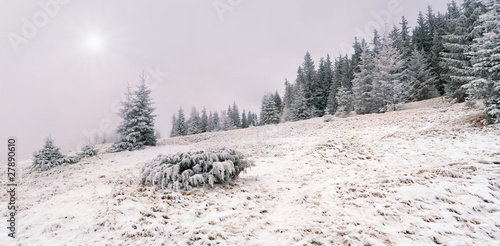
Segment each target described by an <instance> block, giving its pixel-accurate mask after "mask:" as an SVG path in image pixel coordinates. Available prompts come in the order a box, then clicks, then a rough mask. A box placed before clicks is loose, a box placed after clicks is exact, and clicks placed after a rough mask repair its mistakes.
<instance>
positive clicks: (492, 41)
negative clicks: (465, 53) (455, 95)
mask: <svg viewBox="0 0 500 246" xmlns="http://www.w3.org/2000/svg"><path fill="white" fill-rule="evenodd" d="M482 3H483V4H484V6H485V8H486V12H485V13H484V14H482V15H480V16H479V20H478V23H479V24H478V25H477V26H476V27H475V31H476V32H478V33H482V35H478V37H476V38H475V39H474V43H473V44H472V52H471V53H470V54H471V55H472V59H471V60H472V66H473V70H474V75H475V78H474V80H472V81H471V82H469V83H468V84H466V85H464V86H463V87H464V88H465V89H466V90H467V92H468V93H469V94H470V95H471V96H472V97H474V98H482V99H484V105H485V108H484V109H483V113H484V114H485V116H486V118H485V120H484V123H486V124H498V123H500V20H499V18H498V12H497V9H498V6H496V5H495V1H493V0H485V1H483V2H482ZM497 5H498V4H497Z"/></svg>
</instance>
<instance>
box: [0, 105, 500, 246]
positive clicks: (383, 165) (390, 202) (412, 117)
mask: <svg viewBox="0 0 500 246" xmlns="http://www.w3.org/2000/svg"><path fill="white" fill-rule="evenodd" d="M478 118H479V115H478V113H477V110H466V109H464V105H463V104H450V103H448V102H446V101H445V100H444V99H443V98H436V99H432V100H428V101H423V102H419V103H412V104H408V105H405V107H404V109H403V110H400V111H396V112H389V113H385V114H371V115H361V116H350V117H347V118H332V120H331V121H329V122H325V121H324V119H321V118H316V119H311V120H307V121H301V122H293V123H284V124H279V125H268V126H262V127H256V128H250V129H243V130H235V131H229V132H215V133H205V134H201V135H193V136H187V137H178V138H172V139H166V140H162V141H160V142H159V146H157V147H148V148H145V149H144V150H141V151H135V152H121V153H112V154H109V153H106V154H100V155H98V156H97V157H92V158H89V159H85V160H84V161H82V162H80V163H77V164H74V165H66V166H61V167H57V168H54V169H51V170H49V171H45V172H34V173H32V174H27V171H28V166H29V164H30V163H29V162H28V161H26V162H24V163H23V164H22V168H21V170H19V171H21V172H22V173H23V175H22V176H21V177H20V178H19V179H20V182H21V183H20V187H21V190H20V191H19V192H18V200H19V203H20V209H19V215H18V218H17V219H18V221H19V225H18V228H17V230H18V232H19V235H18V238H17V243H14V244H13V245H210V244H212V245H303V244H306V245H347V244H352V245H432V244H434V243H436V244H444V245H495V244H498V242H499V241H500V128H499V127H498V126H490V127H481V126H478V123H477V120H478ZM219 147H229V148H234V149H237V150H240V151H241V152H243V153H244V154H245V155H246V156H247V157H249V159H251V160H253V161H254V162H255V164H256V166H255V167H252V168H251V169H250V170H248V172H247V173H246V174H242V175H240V178H239V179H238V180H237V181H236V182H234V183H233V184H231V185H228V186H226V187H215V188H213V189H208V188H207V189H194V190H192V191H188V192H172V191H167V190H165V191H156V192H154V191H152V190H151V189H150V188H149V187H148V188H143V187H141V186H140V185H139V184H138V183H139V180H138V176H139V174H140V168H141V167H142V166H143V165H144V164H145V163H146V162H148V161H150V160H152V159H154V158H155V157H156V156H157V155H158V154H173V153H176V152H179V151H195V150H203V149H207V148H219ZM4 172H5V171H4V170H2V174H1V175H2V176H5V175H4V174H5V173H4ZM3 180H4V179H2V182H4V181H3ZM6 199H7V195H6V194H4V193H3V194H2V204H5V201H6ZM5 212H6V206H1V207H0V213H1V214H2V217H3V218H5ZM3 231H5V230H3ZM0 241H1V242H2V243H1V244H2V245H4V242H12V240H11V239H10V238H7V235H6V232H4V233H2V234H1V235H0Z"/></svg>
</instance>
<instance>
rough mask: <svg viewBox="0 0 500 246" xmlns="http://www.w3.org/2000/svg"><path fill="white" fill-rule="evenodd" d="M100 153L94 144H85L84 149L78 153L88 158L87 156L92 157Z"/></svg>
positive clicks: (81, 156) (79, 155)
mask: <svg viewBox="0 0 500 246" xmlns="http://www.w3.org/2000/svg"><path fill="white" fill-rule="evenodd" d="M98 153H99V151H98V150H97V149H96V148H95V146H94V145H91V144H87V145H85V146H83V148H82V151H80V152H79V153H78V154H77V155H78V157H80V158H86V157H91V156H95V155H97V154H98Z"/></svg>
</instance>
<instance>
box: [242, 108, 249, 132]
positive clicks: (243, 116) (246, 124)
mask: <svg viewBox="0 0 500 246" xmlns="http://www.w3.org/2000/svg"><path fill="white" fill-rule="evenodd" d="M241 128H248V121H247V115H246V113H245V110H243V113H241Z"/></svg>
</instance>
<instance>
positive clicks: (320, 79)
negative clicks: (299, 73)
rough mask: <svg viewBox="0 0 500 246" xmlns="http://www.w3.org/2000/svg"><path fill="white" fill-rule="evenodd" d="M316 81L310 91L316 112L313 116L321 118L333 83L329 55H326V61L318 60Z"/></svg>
mask: <svg viewBox="0 0 500 246" xmlns="http://www.w3.org/2000/svg"><path fill="white" fill-rule="evenodd" d="M316 79H317V83H316V86H315V87H313V90H312V97H313V106H314V108H315V112H316V113H315V115H316V116H319V117H321V116H323V115H324V114H325V111H326V107H327V103H328V95H329V93H330V86H331V84H332V82H333V67H332V62H331V60H330V55H328V54H327V57H326V60H324V59H323V58H321V59H320V61H319V68H318V72H317V78H316Z"/></svg>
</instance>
